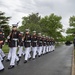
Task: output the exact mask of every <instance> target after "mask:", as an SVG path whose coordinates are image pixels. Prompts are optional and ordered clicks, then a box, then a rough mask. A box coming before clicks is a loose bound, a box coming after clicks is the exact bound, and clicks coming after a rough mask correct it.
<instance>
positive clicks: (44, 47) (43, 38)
mask: <svg viewBox="0 0 75 75" xmlns="http://www.w3.org/2000/svg"><path fill="white" fill-rule="evenodd" d="M42 40H43V41H42V42H43V51H42V52H43V54H45V53H46V38H45V35H43V37H42Z"/></svg>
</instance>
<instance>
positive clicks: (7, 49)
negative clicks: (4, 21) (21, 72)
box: [2, 44, 9, 53]
mask: <svg viewBox="0 0 75 75" xmlns="http://www.w3.org/2000/svg"><path fill="white" fill-rule="evenodd" d="M2 50H3V51H4V52H5V53H8V51H9V47H8V45H6V44H5V45H4V46H3V48H2Z"/></svg>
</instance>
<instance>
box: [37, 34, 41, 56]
mask: <svg viewBox="0 0 75 75" xmlns="http://www.w3.org/2000/svg"><path fill="white" fill-rule="evenodd" d="M37 45H38V50H37V52H38V56H39V57H40V56H41V55H42V36H41V33H38V37H37Z"/></svg>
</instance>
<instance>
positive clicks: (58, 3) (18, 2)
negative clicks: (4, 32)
mask: <svg viewBox="0 0 75 75" xmlns="http://www.w3.org/2000/svg"><path fill="white" fill-rule="evenodd" d="M74 7H75V0H0V11H3V12H5V13H6V15H7V16H11V17H12V18H11V20H10V25H11V24H12V23H16V22H18V21H22V17H23V16H27V15H28V14H31V13H32V12H33V13H37V12H38V13H39V14H40V15H41V16H46V15H50V14H51V13H54V14H56V15H58V16H62V20H61V22H62V24H63V27H64V29H67V28H68V26H69V24H68V22H69V18H70V16H73V15H74V13H75V8H74ZM20 24H21V23H20Z"/></svg>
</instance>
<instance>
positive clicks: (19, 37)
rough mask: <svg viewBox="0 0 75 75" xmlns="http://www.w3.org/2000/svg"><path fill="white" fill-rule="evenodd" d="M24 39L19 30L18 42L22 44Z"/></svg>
mask: <svg viewBox="0 0 75 75" xmlns="http://www.w3.org/2000/svg"><path fill="white" fill-rule="evenodd" d="M21 41H22V36H21V33H20V32H19V31H18V44H19V45H20V42H21Z"/></svg>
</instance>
